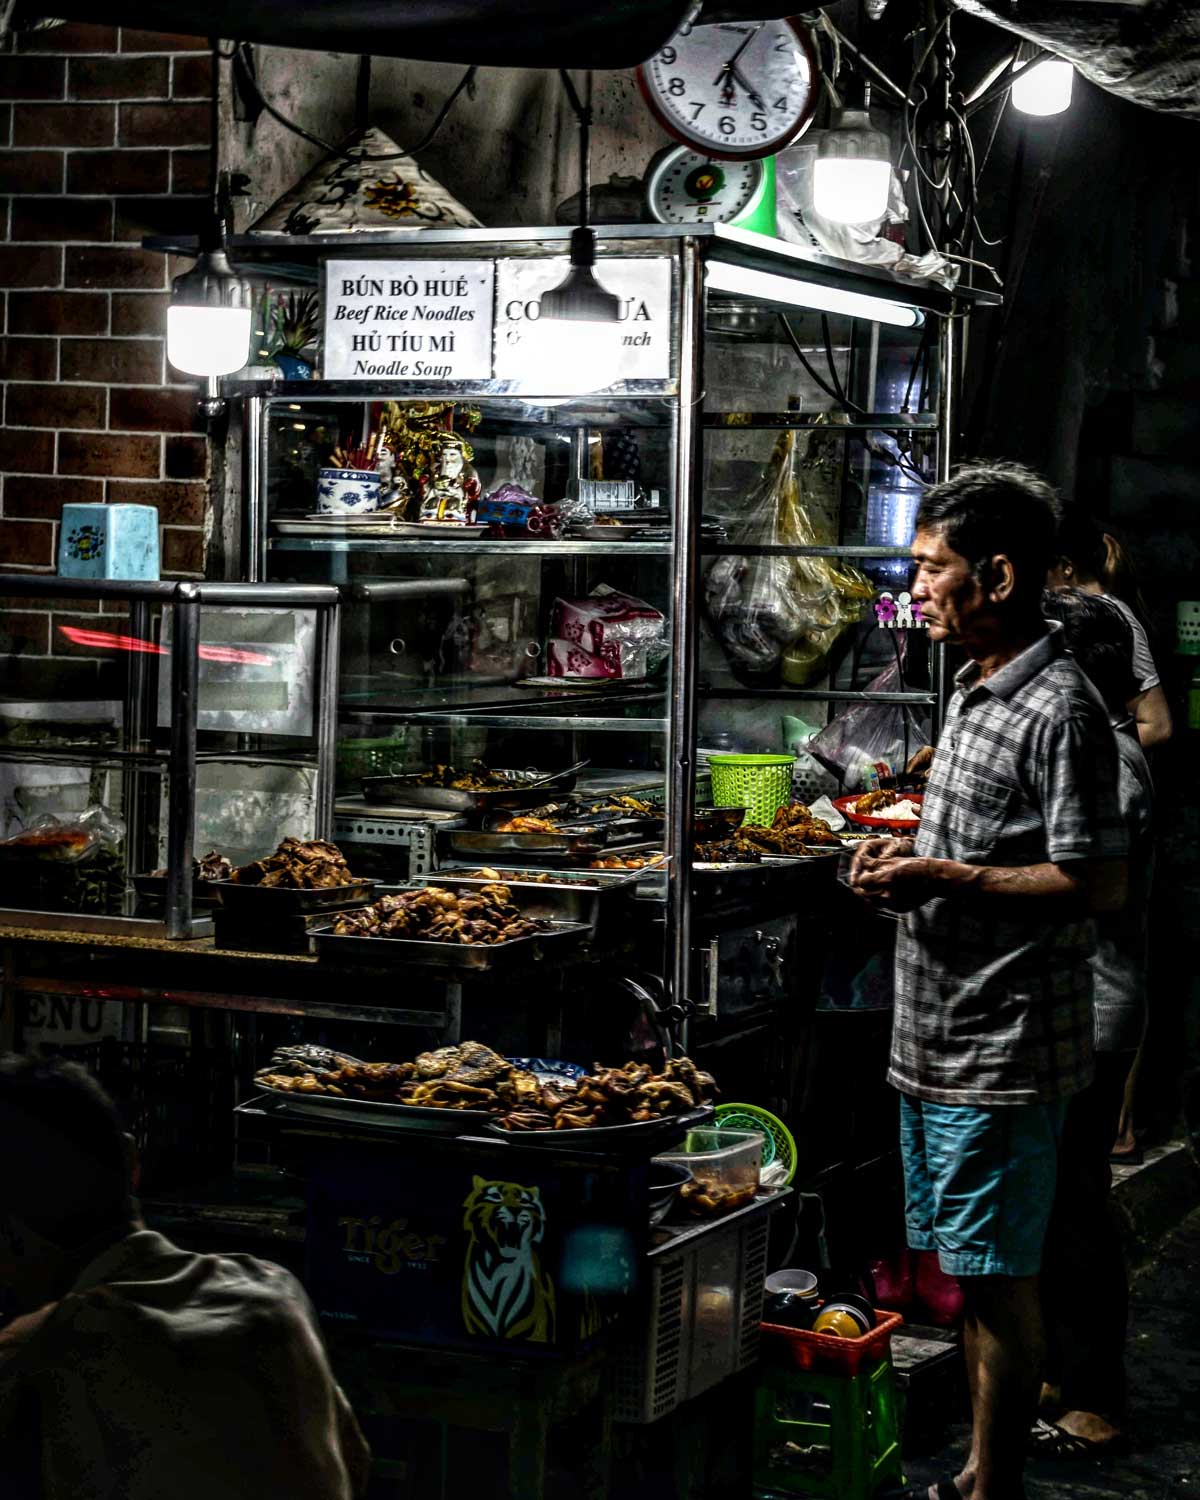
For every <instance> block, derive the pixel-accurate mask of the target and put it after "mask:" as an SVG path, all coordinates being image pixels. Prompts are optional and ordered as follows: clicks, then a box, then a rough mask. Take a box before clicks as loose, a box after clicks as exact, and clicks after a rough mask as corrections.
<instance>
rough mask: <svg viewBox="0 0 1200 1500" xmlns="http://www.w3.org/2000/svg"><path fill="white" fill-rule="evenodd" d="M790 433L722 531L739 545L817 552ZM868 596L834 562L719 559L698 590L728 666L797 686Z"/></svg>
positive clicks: (857, 577) (860, 580) (864, 586)
mask: <svg viewBox="0 0 1200 1500" xmlns="http://www.w3.org/2000/svg"><path fill="white" fill-rule="evenodd" d="M802 473H803V470H802V469H801V466H800V464H799V463H798V462H797V458H796V434H795V433H794V432H785V433H781V434H780V435H779V437H778V438H777V439H776V442H775V446H774V449H773V450H772V453H771V458H770V461H769V463H768V464H767V468H766V471H765V472H764V474H763V478H762V481H761V483H760V485H759V488H758V490H757V492H756V493H755V494H754V495H752V496H751V498H750V502H749V504H748V505H747V507H746V509H745V511H744V513H743V514H742V516H741V517H740V519H739V520H737V521H734V522H733V523H732V524H731V526H730V528H729V535H730V540H731V541H734V542H738V543H745V544H746V545H761V544H768V545H770V544H773V543H784V544H791V545H795V546H816V545H818V544H819V543H820V542H821V540H823V538H822V537H820V536H819V535H818V532H817V530H816V528H815V526H814V524H813V521H812V518H811V515H810V513H809V510H808V508H807V507H806V506H805V505H803V504H801V499H800V491H801V482H802ZM874 597H875V590H874V587H873V585H872V584H871V582H870V580H869V579H867V578H866V577H864V576H863V574H862V573H860V572H859V571H858V569H857V568H852V567H849V566H848V565H846V564H845V563H842V562H840V561H839V560H838V559H836V558H828V557H781V556H766V557H753V556H729V557H721V558H718V559H717V561H716V562H715V563H714V564H713V566H712V567H711V568H710V569H709V572H708V577H707V578H706V580H705V585H704V599H705V606H706V609H707V611H708V616H709V620H710V622H711V624H712V628H713V632H714V634H715V635H716V637H717V639H718V640H719V641H720V643H721V645H722V646H723V647H724V649H725V653H726V655H727V656H728V658H729V661H730V664H731V665H732V666H733V667H734V668H735V669H738V670H740V671H742V672H745V673H749V674H751V675H753V676H756V677H766V676H775V675H778V676H781V677H782V678H783V680H784V681H785V682H790V683H794V684H795V685H796V686H800V685H802V684H803V683H805V682H808V681H810V680H811V679H812V678H813V677H815V676H817V675H818V673H819V672H820V671H821V669H822V668H823V667H824V665H825V659H826V657H827V656H828V654H829V652H830V650H831V649H832V647H833V644H834V642H835V641H836V640H837V638H838V636H839V635H840V634H841V633H842V631H843V630H845V629H846V627H847V626H848V625H853V624H854V623H855V622H856V621H857V620H859V619H860V618H861V616H862V612H863V607H864V605H865V604H866V603H867V602H868V601H869V600H871V599H873V598H874Z"/></svg>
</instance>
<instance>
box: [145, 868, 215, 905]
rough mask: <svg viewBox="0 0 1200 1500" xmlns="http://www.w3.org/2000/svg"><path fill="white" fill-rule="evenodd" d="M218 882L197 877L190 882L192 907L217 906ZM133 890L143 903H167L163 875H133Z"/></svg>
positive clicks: (165, 883) (165, 881) (165, 882)
mask: <svg viewBox="0 0 1200 1500" xmlns="http://www.w3.org/2000/svg"><path fill="white" fill-rule="evenodd" d="M218 884H219V882H218V881H215V880H201V879H200V878H199V876H197V877H196V878H195V879H193V881H192V905H193V906H197V907H198V906H204V907H212V906H216V905H218V903H219V901H220V898H221V893H220V892H219V891H218V890H217V886H218ZM133 888H134V890H135V891H136V892H137V893H138V895H139V896H140V897H141V898H142V900H143V901H146V902H153V903H154V904H156V905H158V906H165V905H166V901H167V877H166V876H165V875H135V876H134V877H133Z"/></svg>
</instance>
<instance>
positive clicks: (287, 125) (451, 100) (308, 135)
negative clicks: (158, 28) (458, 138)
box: [222, 42, 479, 162]
mask: <svg viewBox="0 0 1200 1500" xmlns="http://www.w3.org/2000/svg"><path fill="white" fill-rule="evenodd" d="M222 55H224V54H222ZM234 56H235V61H236V62H237V63H240V65H241V76H242V79H243V80H244V82H245V83H246V84H247V86H248V87H249V89H250V92H251V93H252V94H253V95H254V97H255V99H256V100H257V101H258V103H259V105H260V106H261V107H262V109H263V110H264V111H265V112H266V113H267V114H269V115H270V116H271V118H272V119H273V120H276V121H278V123H279V124H280V125H282V126H283V127H284V129H285V130H290V131H291V132H292V134H293V135H298V136H299V137H300V139H301V140H304V141H308V142H309V144H310V145H313V146H317V147H319V148H320V150H322V151H324V152H325V153H326V154H327V155H328V156H340V157H342V158H343V160H345V161H353V162H388V161H403V160H404V159H405V158H406V157H411V156H415V155H416V154H417V153H418V152H419V151H424V150H425V148H426V147H427V146H429V145H430V144H431V143H432V141H433V139H434V137H435V136H436V135H437V133H438V131H439V130H441V128H442V126H443V125H444V124H445V123H446V120H447V118H448V116H449V114H450V111H451V109H453V107H454V104H455V101H456V100H457V99H458V96H459V95H460V94H461V93H462V91H463V90H464V89H465V88H468V87H469V86H470V84H471V82H472V80H473V79H474V77H475V74H476V73H477V72H478V71H479V68H478V66H477V65H476V64H474V63H472V65H471V66H470V67H469V68H468V69H467V70H466V72H465V73H464V74H463V75H462V77H461V78H460V79H459V80H458V82H457V83H456V84H455V85H454V88H453V89H452V90H451V92H450V94H449V95H448V97H447V99H446V102H445V103H444V104H443V105H442V107H441V109H440V110H439V111H438V114H437V118H436V119H435V120H434V122H433V124H432V125H431V126H430V128H429V130H428V131H427V132H426V134H425V136H424V138H423V139H422V140H420V141H418V142H417V144H416V145H415V146H410V147H408V149H407V150H405V151H384V152H380V153H378V154H376V155H364V154H363V153H362V152H361V151H355V150H347V148H346V147H344V146H335V145H334V144H333V143H332V142H331V141H326V140H322V138H321V137H320V136H319V135H314V134H313V133H312V131H310V130H305V129H304V127H303V126H302V125H297V124H296V122H295V121H294V120H289V119H288V117H287V116H286V115H285V114H284V113H283V112H282V111H281V110H279V109H276V107H275V105H273V104H272V103H271V101H270V100H269V99H268V98H267V96H266V94H264V93H263V91H262V89H261V88H260V87H259V83H258V79H257V78H256V77H255V73H254V54H253V52H252V51H251V48H250V43H249V42H240V43H239V44H238V45H237V47H235V49H234Z"/></svg>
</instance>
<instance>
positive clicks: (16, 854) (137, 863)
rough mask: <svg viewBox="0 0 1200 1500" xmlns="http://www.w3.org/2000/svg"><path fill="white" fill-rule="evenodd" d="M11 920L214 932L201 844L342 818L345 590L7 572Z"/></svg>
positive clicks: (5, 752)
mask: <svg viewBox="0 0 1200 1500" xmlns="http://www.w3.org/2000/svg"><path fill="white" fill-rule="evenodd" d="M0 594H2V596H3V597H2V598H0V610H2V611H3V613H2V614H0V620H2V621H3V624H4V627H5V628H6V630H7V633H8V636H9V639H10V642H11V648H10V650H9V652H8V653H7V654H6V655H5V656H4V658H3V661H2V663H0V786H2V794H0V818H2V826H0V921H2V922H5V923H8V924H11V925H15V926H21V927H58V928H73V929H76V930H82V931H91V932H126V933H132V934H134V935H139V936H143V937H155V936H161V937H167V938H172V939H179V938H190V937H196V936H202V935H205V934H206V933H208V932H211V930H212V921H211V915H210V914H209V913H208V912H207V911H205V910H204V907H203V902H202V901H201V900H200V899H199V891H198V882H197V880H196V878H195V874H196V872H195V867H194V863H193V861H194V858H195V857H197V856H199V855H201V854H203V853H206V852H207V851H208V850H210V849H217V850H219V851H220V853H221V854H222V855H224V856H225V857H226V858H227V859H228V860H229V861H230V862H231V863H233V864H238V863H240V862H243V861H245V860H248V859H252V858H257V857H258V856H260V855H261V854H264V853H268V852H270V850H271V849H272V848H273V847H274V846H275V844H276V843H277V842H278V840H279V839H280V838H282V837H284V836H285V835H288V834H294V835H296V836H299V837H301V838H311V837H322V836H327V835H328V833H329V831H330V826H331V818H332V791H333V775H332V770H333V758H334V730H335V681H336V661H337V655H338V618H339V596H338V591H337V590H336V589H334V588H330V587H328V586H315V587H290V586H286V585H284V586H281V585H277V584H191V583H117V582H101V581H96V582H92V581H86V580H77V579H66V578H54V577H47V576H45V575H36V576H34V575H17V574H12V575H8V576H6V578H5V579H4V582H3V585H2V586H0Z"/></svg>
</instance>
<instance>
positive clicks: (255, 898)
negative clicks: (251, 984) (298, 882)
mask: <svg viewBox="0 0 1200 1500" xmlns="http://www.w3.org/2000/svg"><path fill="white" fill-rule="evenodd" d="M212 888H213V890H214V891H216V893H217V895H218V896H219V897H220V899H221V905H222V906H223V907H224V908H225V910H226V911H229V912H235V911H236V912H238V913H239V914H240V915H241V916H243V917H261V918H262V920H263V921H264V922H269V921H272V920H273V919H276V918H281V917H298V916H308V915H309V914H310V913H313V912H322V911H342V910H344V909H346V908H347V907H351V906H368V905H370V902H371V895H372V892H373V891H374V889H375V882H374V881H373V880H353V881H351V882H350V883H349V884H347V885H324V886H320V887H318V888H317V889H315V890H313V889H307V888H306V889H303V890H301V889H297V888H295V887H292V886H282V885H265V886H264V885H242V884H241V883H240V882H239V881H236V880H214V881H213V883H212Z"/></svg>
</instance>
